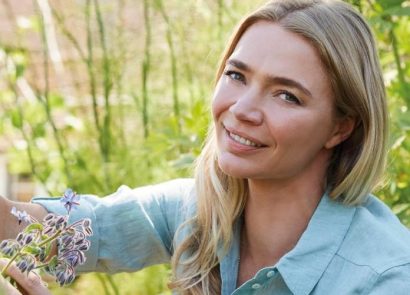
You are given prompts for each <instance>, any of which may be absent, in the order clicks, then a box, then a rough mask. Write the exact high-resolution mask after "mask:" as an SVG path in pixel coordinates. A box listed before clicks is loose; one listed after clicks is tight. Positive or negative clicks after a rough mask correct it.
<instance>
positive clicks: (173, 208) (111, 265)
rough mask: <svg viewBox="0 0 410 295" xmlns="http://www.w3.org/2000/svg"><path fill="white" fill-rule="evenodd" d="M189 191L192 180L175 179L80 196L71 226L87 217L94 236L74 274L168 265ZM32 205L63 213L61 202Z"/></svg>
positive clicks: (42, 201)
mask: <svg viewBox="0 0 410 295" xmlns="http://www.w3.org/2000/svg"><path fill="white" fill-rule="evenodd" d="M192 189H193V180H191V179H177V180H172V181H169V182H165V183H161V184H157V185H152V186H145V187H141V188H136V189H130V188H128V187H126V186H122V187H120V188H119V189H118V190H117V191H116V192H115V193H114V194H112V195H109V196H107V197H104V198H99V197H97V196H93V195H81V200H80V206H78V207H76V209H73V210H72V211H71V213H70V220H69V222H70V223H72V222H75V221H76V220H78V219H81V218H90V219H91V222H92V229H93V235H92V236H91V237H90V241H91V247H90V249H89V250H88V251H87V252H86V253H85V254H86V258H87V259H86V262H85V264H83V265H81V266H79V267H78V268H77V271H78V272H92V271H101V272H108V273H116V272H122V271H136V270H139V269H141V268H144V267H147V266H149V265H153V264H159V263H167V262H169V259H170V257H171V255H172V252H173V237H174V234H175V231H176V229H177V228H178V226H179V225H180V224H181V223H182V222H183V221H184V219H185V218H186V214H183V212H186V210H184V206H185V203H186V200H188V199H190V195H191V192H192ZM32 202H33V203H37V204H40V205H42V206H43V207H45V208H46V210H47V211H49V212H53V213H57V214H66V212H65V209H64V207H63V206H62V204H61V202H60V201H59V199H56V198H33V200H32Z"/></svg>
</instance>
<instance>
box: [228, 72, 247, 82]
mask: <svg viewBox="0 0 410 295" xmlns="http://www.w3.org/2000/svg"><path fill="white" fill-rule="evenodd" d="M224 75H226V76H228V77H229V78H231V79H232V80H235V81H240V82H243V83H244V82H245V76H244V75H242V74H241V73H239V72H236V71H226V72H225V73H224Z"/></svg>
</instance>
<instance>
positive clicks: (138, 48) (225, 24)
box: [0, 0, 410, 295]
mask: <svg viewBox="0 0 410 295" xmlns="http://www.w3.org/2000/svg"><path fill="white" fill-rule="evenodd" d="M263 2H265V1H260V0H241V1H234V0H167V1H165V0H138V1H135V0H133V1H131V0H117V1H108V0H82V1H80V0H77V1H64V0H53V1H48V0H34V1H33V0H19V1H13V0H1V1H0V194H1V195H4V196H7V197H9V198H11V199H15V200H23V201H27V200H30V199H31V197H32V196H34V195H36V196H37V195H42V196H45V195H55V196H57V195H60V194H61V193H62V192H63V191H64V190H65V188H67V187H71V188H73V189H74V190H75V191H77V192H79V193H92V194H97V195H100V196H104V195H107V194H109V193H111V192H113V191H115V190H116V188H117V187H118V186H120V185H121V184H126V185H128V186H131V187H136V186H141V185H144V184H148V183H156V182H160V181H164V180H168V179H172V178H175V177H189V176H191V175H192V162H193V160H194V159H195V157H196V156H197V155H198V153H199V151H200V148H201V144H202V142H203V140H204V137H205V134H206V131H207V126H208V124H209V122H210V113H209V106H210V99H211V96H212V90H213V85H214V74H215V71H216V67H217V63H218V60H219V57H220V55H221V53H222V51H223V48H224V45H225V43H226V41H227V39H228V38H229V36H230V33H231V32H232V30H233V28H234V26H235V24H236V23H237V22H238V20H239V19H240V18H241V17H242V16H243V15H244V14H246V12H248V11H250V10H252V9H254V8H256V7H258V6H259V5H260V4H261V3H263ZM348 2H350V3H352V4H353V5H355V6H356V7H357V9H358V10H360V11H361V12H362V13H363V14H364V15H365V17H366V18H367V20H368V21H369V23H370V24H371V26H372V27H373V30H374V32H375V35H376V38H377V41H378V48H379V54H380V58H381V63H382V66H383V71H384V77H385V81H386V85H387V92H388V103H389V107H390V118H391V126H390V127H391V137H390V153H389V165H388V170H387V171H386V178H385V183H384V185H383V187H382V188H381V189H380V190H379V191H377V192H375V193H376V194H377V195H378V196H379V197H380V198H381V199H383V200H384V201H385V202H386V203H387V204H388V205H389V206H390V207H391V208H392V209H393V211H394V212H395V213H396V214H397V215H398V217H399V218H400V219H401V220H402V221H403V222H404V223H405V224H406V225H407V226H410V136H409V130H410V111H409V107H410V81H409V76H410V75H409V73H410V42H409V40H410V20H409V15H410V1H403V0H351V1H348ZM118 242H119V243H120V242H121V241H118ZM168 276H169V267H168V266H167V265H161V266H154V267H150V268H148V269H146V270H143V271H140V272H137V273H134V274H117V275H114V276H108V275H106V274H87V275H82V276H80V277H79V278H78V279H77V280H76V282H75V283H74V284H73V285H72V286H71V287H70V288H64V289H60V288H57V287H56V286H54V285H53V283H52V282H50V286H51V288H52V292H53V294H77V295H81V294H107V295H108V294H170V292H169V290H168V289H167V287H166V285H167V280H168Z"/></svg>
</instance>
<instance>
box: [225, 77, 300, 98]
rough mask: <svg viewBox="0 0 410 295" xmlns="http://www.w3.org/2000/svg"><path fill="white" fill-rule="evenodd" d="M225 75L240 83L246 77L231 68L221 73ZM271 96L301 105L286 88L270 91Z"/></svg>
mask: <svg viewBox="0 0 410 295" xmlns="http://www.w3.org/2000/svg"><path fill="white" fill-rule="evenodd" d="M223 74H224V75H225V76H227V77H228V78H229V79H231V80H232V81H236V82H240V83H242V84H246V78H245V76H244V75H243V74H242V73H240V72H237V71H233V70H227V71H225V72H224V73H223ZM272 96H273V97H278V98H280V99H281V100H283V101H285V102H288V103H292V104H296V105H301V104H302V103H301V100H300V99H299V98H298V97H297V96H296V95H294V94H293V93H292V92H290V91H288V90H279V91H276V92H274V93H272Z"/></svg>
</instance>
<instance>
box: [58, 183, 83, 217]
mask: <svg viewBox="0 0 410 295" xmlns="http://www.w3.org/2000/svg"><path fill="white" fill-rule="evenodd" d="M79 201H80V196H79V195H77V193H76V192H74V191H73V190H72V189H70V188H69V189H67V190H66V191H65V192H64V196H63V197H62V198H61V202H62V203H64V207H65V208H66V209H67V212H68V214H70V211H71V209H72V208H75V206H79V205H80V203H79Z"/></svg>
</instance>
